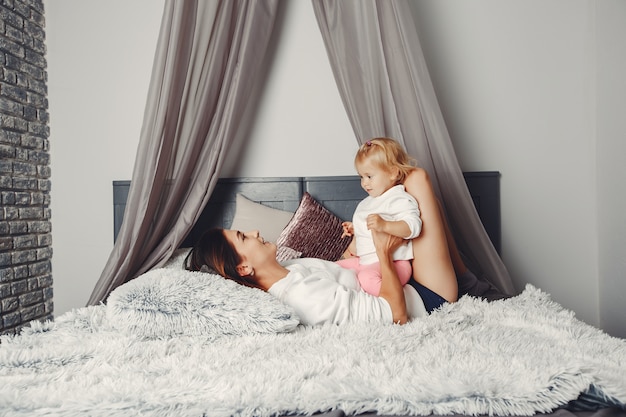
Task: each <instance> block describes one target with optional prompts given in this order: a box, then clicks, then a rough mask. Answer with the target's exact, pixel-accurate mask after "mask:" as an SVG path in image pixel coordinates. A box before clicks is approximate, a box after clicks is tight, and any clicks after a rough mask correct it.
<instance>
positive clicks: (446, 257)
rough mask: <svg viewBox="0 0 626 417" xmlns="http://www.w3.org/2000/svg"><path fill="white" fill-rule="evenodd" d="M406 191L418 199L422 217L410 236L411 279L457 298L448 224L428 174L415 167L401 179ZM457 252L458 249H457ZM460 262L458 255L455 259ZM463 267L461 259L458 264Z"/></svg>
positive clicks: (448, 297) (453, 298)
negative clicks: (417, 232)
mask: <svg viewBox="0 0 626 417" xmlns="http://www.w3.org/2000/svg"><path fill="white" fill-rule="evenodd" d="M404 186H405V188H406V191H407V192H408V193H409V194H411V195H412V196H413V197H415V199H416V200H417V203H418V204H419V209H420V217H421V218H422V232H421V233H420V235H419V236H418V237H416V238H415V239H413V255H414V259H413V278H414V279H415V281H417V282H419V283H420V284H422V285H423V286H425V287H426V288H428V289H430V290H431V291H434V292H435V293H437V294H439V295H440V296H441V297H443V298H445V299H446V300H448V301H450V302H454V301H456V300H457V298H458V284H457V280H456V274H455V268H454V266H453V263H452V258H454V257H451V254H450V253H451V251H453V252H455V251H456V246H453V247H452V248H451V247H450V245H449V244H448V238H447V237H446V234H447V226H446V223H445V220H444V217H443V216H442V215H441V212H440V210H441V209H440V206H439V201H438V200H437V197H436V195H435V193H434V190H433V188H432V184H431V182H430V178H429V177H428V173H427V172H426V171H425V170H423V169H421V168H417V169H415V170H414V171H413V172H411V174H409V176H408V177H407V178H406V180H405V181H404ZM457 254H458V252H457ZM455 261H460V257H459V258H458V259H455ZM458 267H459V268H461V269H462V270H461V271H460V272H461V273H462V272H463V269H465V266H464V265H463V263H462V261H461V263H460V265H459V266H458Z"/></svg>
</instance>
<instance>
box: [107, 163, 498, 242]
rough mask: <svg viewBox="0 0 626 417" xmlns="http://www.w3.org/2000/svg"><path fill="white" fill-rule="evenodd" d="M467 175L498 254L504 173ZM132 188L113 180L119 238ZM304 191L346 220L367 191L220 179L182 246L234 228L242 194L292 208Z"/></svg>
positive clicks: (348, 183)
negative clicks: (221, 229)
mask: <svg viewBox="0 0 626 417" xmlns="http://www.w3.org/2000/svg"><path fill="white" fill-rule="evenodd" d="M463 175H464V177H465V182H466V184H467V187H468V189H469V191H470V194H471V195H472V199H473V201H474V205H475V206H476V209H477V210H478V214H479V216H480V218H481V220H482V222H483V225H484V226H485V230H486V231H487V234H488V235H489V237H490V238H491V241H492V242H493V245H494V246H495V248H496V250H497V251H498V253H499V252H500V173H499V172H497V171H485V172H466V173H464V174H463ZM129 188H130V181H113V232H114V239H117V235H118V233H119V230H120V227H121V225H122V220H123V218H124V209H125V207H126V199H127V197H128V190H129ZM305 192H308V193H309V194H311V196H312V197H313V198H315V199H316V200H317V201H319V202H320V203H321V204H322V205H323V206H324V207H326V208H327V209H328V210H330V211H331V212H333V213H334V214H335V215H336V216H338V217H339V218H341V219H343V220H349V219H351V218H352V213H354V209H355V208H356V206H357V204H358V203H359V201H361V200H362V199H363V198H364V197H365V196H366V195H367V194H366V193H365V191H364V190H363V189H362V188H361V183H360V179H359V177H358V176H356V175H348V176H329V177H263V178H252V177H243V178H221V179H220V180H218V182H217V185H216V186H215V189H214V190H213V194H212V195H211V199H210V200H209V203H208V204H207V206H206V208H205V209H204V211H203V213H202V214H201V215H200V218H199V219H198V222H197V223H196V226H194V228H193V229H192V230H191V232H190V233H189V235H188V236H187V238H186V239H185V241H184V242H183V244H182V245H181V246H182V247H188V246H192V245H193V243H194V242H195V241H196V240H197V239H198V238H199V236H200V234H201V233H202V232H203V231H204V230H206V229H207V228H209V227H224V228H228V227H230V225H231V223H232V220H233V217H234V215H235V201H236V196H237V194H239V193H241V194H243V195H245V196H246V197H247V198H248V199H250V200H253V201H256V202H259V203H262V204H264V205H267V206H269V207H273V208H277V209H281V210H287V211H292V212H293V211H295V210H296V209H297V208H298V203H299V202H300V199H301V197H302V195H303V194H304V193H305Z"/></svg>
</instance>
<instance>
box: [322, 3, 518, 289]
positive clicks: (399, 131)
mask: <svg viewBox="0 0 626 417" xmlns="http://www.w3.org/2000/svg"><path fill="white" fill-rule="evenodd" d="M312 1H313V8H314V11H315V15H316V18H317V21H318V24H319V26H320V30H321V32H322V37H323V39H324V44H325V45H326V50H327V53H328V57H329V59H330V64H331V67H332V70H333V74H334V76H335V80H336V82H337V86H338V88H339V92H340V95H341V98H342V100H343V103H344V106H345V108H346V111H347V113H348V117H349V118H350V122H351V124H352V128H353V129H354V132H355V134H356V137H357V140H358V141H359V142H360V143H364V142H365V141H367V140H368V139H371V138H374V137H379V136H387V137H392V138H394V139H396V140H398V141H399V142H401V143H402V144H404V146H405V148H406V149H407V151H408V152H409V153H410V154H411V155H412V156H414V157H415V158H416V159H417V160H418V163H419V165H420V166H421V167H422V168H424V169H426V170H427V171H428V173H429V175H430V177H431V180H432V182H433V186H434V188H435V190H436V193H437V194H438V196H439V198H440V200H441V202H442V205H443V207H444V211H445V212H446V214H447V222H448V224H449V225H450V226H451V229H452V231H453V233H454V235H455V238H456V243H457V245H458V247H459V249H460V250H461V252H462V253H463V254H464V255H465V257H466V258H468V261H469V263H470V266H471V269H473V270H474V272H476V273H477V274H479V275H480V276H481V277H482V278H485V279H487V280H488V281H489V282H491V283H492V284H494V285H495V286H496V287H497V288H498V289H499V290H500V291H502V292H504V293H506V294H513V293H514V287H513V283H512V281H511V278H510V276H509V274H508V271H507V269H506V267H505V266H504V264H503V262H502V260H501V259H500V256H499V255H498V253H497V252H496V250H495V248H494V247H493V245H492V243H491V240H490V239H489V236H488V235H487V233H486V232H485V229H484V227H483V225H482V223H481V221H480V218H479V217H478V213H477V212H476V208H475V206H474V203H473V201H472V199H471V196H470V194H469V191H468V189H467V186H466V184H465V180H464V178H463V172H462V170H461V168H460V166H459V163H458V160H457V157H456V154H455V152H454V148H453V146H452V141H451V140H450V136H449V134H448V130H447V128H446V125H445V122H444V119H443V115H442V113H441V110H440V107H439V104H438V101H437V97H436V95H435V91H434V88H433V85H432V82H431V79H430V75H429V72H428V68H427V66H426V63H425V61H424V55H423V53H422V49H421V45H420V41H419V38H418V36H417V30H416V27H415V22H414V19H413V15H412V12H411V8H410V5H409V3H408V1H407V0H393V1H389V0H342V1H335V0H312Z"/></svg>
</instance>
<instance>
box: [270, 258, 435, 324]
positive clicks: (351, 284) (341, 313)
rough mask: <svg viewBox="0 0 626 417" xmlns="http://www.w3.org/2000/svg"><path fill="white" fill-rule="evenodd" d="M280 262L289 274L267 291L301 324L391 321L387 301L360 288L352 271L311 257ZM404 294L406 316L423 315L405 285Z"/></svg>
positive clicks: (419, 303) (420, 305)
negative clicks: (294, 315)
mask: <svg viewBox="0 0 626 417" xmlns="http://www.w3.org/2000/svg"><path fill="white" fill-rule="evenodd" d="M282 264H283V266H285V267H286V268H287V269H288V270H289V273H288V274H287V276H285V278H283V279H281V280H280V281H278V282H276V283H275V284H274V285H272V286H271V287H270V288H269V290H268V292H269V293H270V294H272V295H273V296H275V297H276V298H278V299H279V300H281V301H282V302H283V303H285V304H287V305H289V306H291V307H292V308H293V309H294V310H295V312H296V314H298V316H299V317H300V321H301V323H302V324H308V325H316V324H324V323H334V324H344V323H350V322H380V323H392V321H393V316H392V313H391V307H390V306H389V303H387V301H386V300H385V299H384V298H381V297H376V296H373V295H370V294H368V293H366V292H365V291H363V290H362V289H361V287H360V285H359V282H358V281H357V279H356V274H355V273H354V271H353V270H350V269H345V268H342V267H340V266H339V265H337V264H336V263H334V262H329V261H324V260H321V259H314V258H301V259H293V260H290V261H287V262H283V263H282ZM404 294H405V299H406V303H407V313H408V315H409V318H410V319H412V318H415V317H423V316H426V314H427V313H426V309H425V308H424V303H423V302H422V299H421V298H420V296H419V295H418V294H417V291H415V289H414V288H413V287H411V286H410V285H407V286H405V287H404Z"/></svg>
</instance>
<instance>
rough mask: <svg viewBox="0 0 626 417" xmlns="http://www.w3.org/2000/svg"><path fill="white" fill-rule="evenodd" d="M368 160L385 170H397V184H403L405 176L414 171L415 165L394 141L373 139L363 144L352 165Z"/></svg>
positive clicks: (413, 160)
mask: <svg viewBox="0 0 626 417" xmlns="http://www.w3.org/2000/svg"><path fill="white" fill-rule="evenodd" d="M365 159H369V160H370V161H371V162H374V163H375V164H377V165H378V166H380V167H381V168H383V169H385V170H392V169H393V168H397V169H398V173H399V176H398V184H400V183H403V182H404V180H405V178H406V177H407V175H409V173H410V172H411V171H413V170H414V169H415V167H416V166H417V163H416V161H415V159H414V158H412V157H411V156H409V154H408V153H407V152H406V151H405V150H404V148H403V147H402V146H401V145H400V143H398V142H397V141H396V140H394V139H391V138H374V139H370V140H368V141H367V142H365V143H364V144H363V145H361V147H360V148H359V150H358V151H357V152H356V156H355V157H354V164H355V165H356V164H358V163H359V162H362V161H364V160H365Z"/></svg>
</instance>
